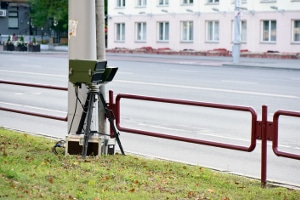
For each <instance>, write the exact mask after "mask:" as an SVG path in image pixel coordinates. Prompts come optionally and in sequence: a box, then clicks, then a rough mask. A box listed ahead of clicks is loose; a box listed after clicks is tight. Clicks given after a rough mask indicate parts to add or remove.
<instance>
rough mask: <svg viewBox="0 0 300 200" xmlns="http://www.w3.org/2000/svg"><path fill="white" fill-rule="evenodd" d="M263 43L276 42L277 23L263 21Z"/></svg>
mask: <svg viewBox="0 0 300 200" xmlns="http://www.w3.org/2000/svg"><path fill="white" fill-rule="evenodd" d="M262 41H263V42H276V21H275V20H268V21H262Z"/></svg>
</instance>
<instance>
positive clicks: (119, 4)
mask: <svg viewBox="0 0 300 200" xmlns="http://www.w3.org/2000/svg"><path fill="white" fill-rule="evenodd" d="M117 7H125V0H117Z"/></svg>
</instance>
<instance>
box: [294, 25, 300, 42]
mask: <svg viewBox="0 0 300 200" xmlns="http://www.w3.org/2000/svg"><path fill="white" fill-rule="evenodd" d="M296 22H298V23H299V24H298V26H297V27H296ZM295 29H297V30H295ZM295 31H297V36H296V35H295ZM296 37H297V38H298V40H296ZM292 43H296V44H300V19H294V20H292Z"/></svg>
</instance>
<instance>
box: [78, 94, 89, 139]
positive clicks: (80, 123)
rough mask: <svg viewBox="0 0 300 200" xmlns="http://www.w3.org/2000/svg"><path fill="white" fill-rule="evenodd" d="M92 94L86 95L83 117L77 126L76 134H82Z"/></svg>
mask: <svg viewBox="0 0 300 200" xmlns="http://www.w3.org/2000/svg"><path fill="white" fill-rule="evenodd" d="M90 96H91V94H90V93H88V95H87V97H86V101H85V103H84V107H83V111H82V114H81V118H80V122H79V126H78V128H77V131H76V134H81V131H82V128H83V125H84V121H85V118H86V114H87V111H88V108H89V107H88V106H89V100H90Z"/></svg>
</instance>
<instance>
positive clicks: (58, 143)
mask: <svg viewBox="0 0 300 200" xmlns="http://www.w3.org/2000/svg"><path fill="white" fill-rule="evenodd" d="M75 96H76V99H77V101H76V102H75V111H74V115H73V117H72V120H71V124H70V128H69V131H68V135H69V134H70V132H71V129H72V126H73V121H74V118H75V115H76V112H77V102H78V101H79V102H80V104H81V106H82V107H83V105H82V103H81V101H80V99H79V97H78V87H77V86H76V87H75ZM65 143H66V141H65V140H60V141H58V142H57V143H56V144H55V145H54V146H53V147H52V152H53V153H54V154H56V155H57V154H58V153H57V151H56V148H57V147H59V148H65Z"/></svg>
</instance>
